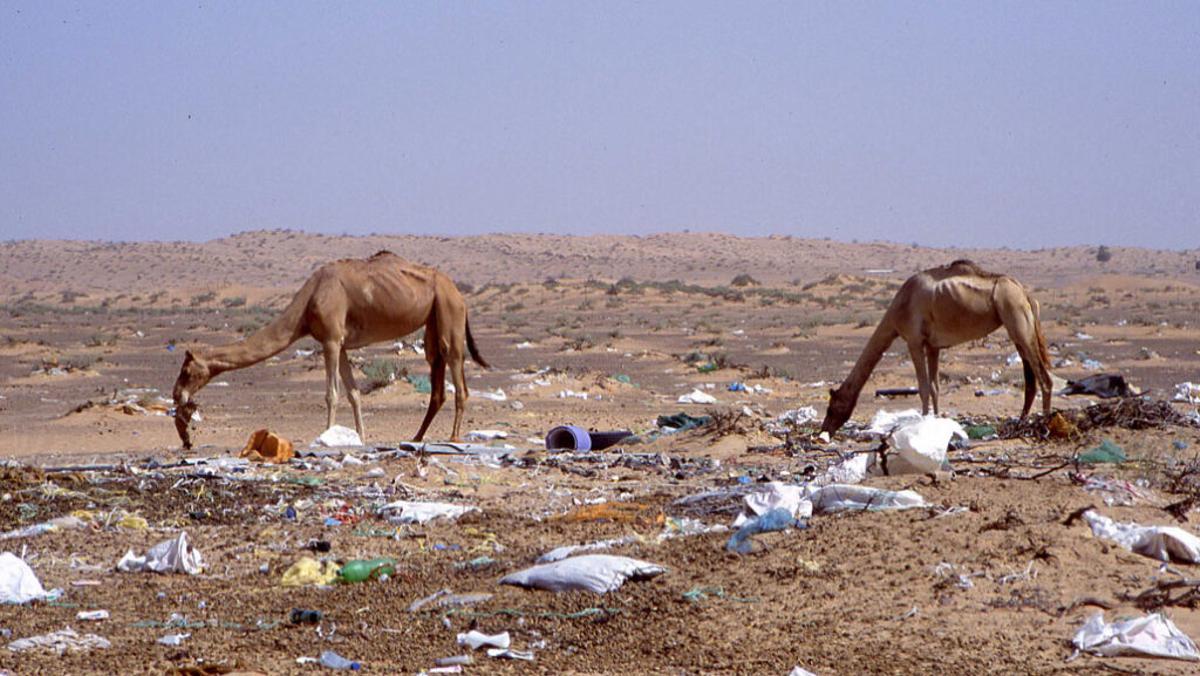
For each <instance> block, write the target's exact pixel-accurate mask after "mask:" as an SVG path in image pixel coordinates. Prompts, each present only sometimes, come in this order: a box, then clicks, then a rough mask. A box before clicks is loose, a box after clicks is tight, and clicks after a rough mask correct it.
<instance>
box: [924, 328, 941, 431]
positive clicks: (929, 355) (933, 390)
mask: <svg viewBox="0 0 1200 676" xmlns="http://www.w3.org/2000/svg"><path fill="white" fill-rule="evenodd" d="M941 353H942V351H941V350H940V349H939V348H936V347H934V346H932V345H929V344H926V345H925V362H926V368H927V369H928V372H929V397H930V398H931V399H932V400H933V414H934V415H938V414H939V413H941V411H939V410H938V395H939V394H941V392H940V389H941V388H940V387H939V385H938V357H940V356H941Z"/></svg>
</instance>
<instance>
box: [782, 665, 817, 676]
mask: <svg viewBox="0 0 1200 676" xmlns="http://www.w3.org/2000/svg"><path fill="white" fill-rule="evenodd" d="M788 676H817V675H816V674H814V673H813V672H811V671H809V670H808V669H804V668H801V667H800V666H795V667H792V670H791V671H789V672H788Z"/></svg>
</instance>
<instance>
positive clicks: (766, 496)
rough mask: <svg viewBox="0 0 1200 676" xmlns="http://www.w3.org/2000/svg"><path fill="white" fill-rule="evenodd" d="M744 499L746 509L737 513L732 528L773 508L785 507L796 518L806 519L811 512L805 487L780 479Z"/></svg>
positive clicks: (810, 503)
mask: <svg viewBox="0 0 1200 676" xmlns="http://www.w3.org/2000/svg"><path fill="white" fill-rule="evenodd" d="M744 499H745V501H746V507H747V509H748V511H743V512H742V513H741V514H738V516H737V518H736V519H734V521H733V527H734V528H740V527H741V526H742V524H744V523H746V522H747V521H749V520H750V519H751V518H752V517H755V516H761V515H763V514H766V513H767V512H769V511H771V510H773V509H780V508H782V509H786V510H787V511H788V513H790V514H791V515H792V517H793V518H796V519H807V518H809V517H811V516H812V513H813V505H812V502H810V501H809V500H808V496H807V495H806V491H805V489H804V488H803V487H801V486H794V485H792V484H785V483H783V482H781V481H772V482H770V483H768V484H766V485H764V486H762V487H761V488H758V489H757V490H755V491H754V492H753V493H749V494H747V495H746V497H745V498H744Z"/></svg>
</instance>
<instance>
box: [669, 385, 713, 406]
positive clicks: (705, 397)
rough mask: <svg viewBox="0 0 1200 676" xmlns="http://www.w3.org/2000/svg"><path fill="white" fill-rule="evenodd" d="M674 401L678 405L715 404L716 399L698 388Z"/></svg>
mask: <svg viewBox="0 0 1200 676" xmlns="http://www.w3.org/2000/svg"><path fill="white" fill-rule="evenodd" d="M676 401H677V402H678V403H680V404H715V403H717V398H716V397H714V396H712V395H711V394H709V393H707V392H705V391H703V390H701V389H699V388H694V389H693V390H692V391H691V392H688V393H687V394H684V395H680V397H679V399H677V400H676Z"/></svg>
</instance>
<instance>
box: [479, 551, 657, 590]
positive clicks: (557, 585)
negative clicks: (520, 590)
mask: <svg viewBox="0 0 1200 676" xmlns="http://www.w3.org/2000/svg"><path fill="white" fill-rule="evenodd" d="M665 572H667V569H666V568H663V567H662V566H660V565H658V564H655V563H650V562H648V561H639V560H638V559H631V558H629V557H627V556H610V555H608V554H587V555H584V556H573V557H571V558H568V559H563V560H562V561H555V562H554V563H546V564H542V565H540V566H534V567H532V568H526V569H525V570H521V571H518V572H515V573H511V574H509V575H505V576H504V577H502V578H500V584H512V585H516V586H518V587H531V588H534V589H545V590H547V591H552V592H560V591H573V590H584V591H590V592H594V593H596V594H604V593H607V592H610V591H614V590H616V589H618V588H620V586H621V585H623V584H625V581H626V580H648V579H650V578H652V577H654V576H656V575H662V574H663V573H665Z"/></svg>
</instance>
